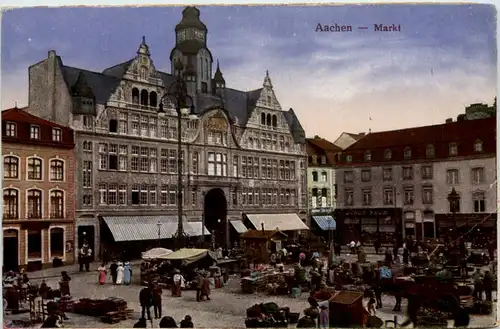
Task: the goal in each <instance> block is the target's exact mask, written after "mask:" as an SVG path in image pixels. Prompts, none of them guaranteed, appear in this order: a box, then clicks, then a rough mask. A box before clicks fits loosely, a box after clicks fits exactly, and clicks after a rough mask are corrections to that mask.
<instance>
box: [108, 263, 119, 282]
mask: <svg viewBox="0 0 500 329" xmlns="http://www.w3.org/2000/svg"><path fill="white" fill-rule="evenodd" d="M117 269H118V265H117V264H116V261H115V260H113V262H112V263H111V265H110V266H109V271H110V272H111V279H112V280H113V284H116V278H117V276H118V272H117Z"/></svg>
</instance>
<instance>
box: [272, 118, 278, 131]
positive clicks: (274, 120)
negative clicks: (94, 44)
mask: <svg viewBox="0 0 500 329" xmlns="http://www.w3.org/2000/svg"><path fill="white" fill-rule="evenodd" d="M277 126H278V117H277V116H276V115H273V127H274V128H276V127H277Z"/></svg>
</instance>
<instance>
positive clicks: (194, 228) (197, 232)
mask: <svg viewBox="0 0 500 329" xmlns="http://www.w3.org/2000/svg"><path fill="white" fill-rule="evenodd" d="M202 224H203V223H202V222H198V221H197V222H188V227H185V228H184V231H186V234H187V235H188V236H202V235H203V234H205V235H210V230H209V229H208V228H207V227H206V226H205V232H203V225H202Z"/></svg>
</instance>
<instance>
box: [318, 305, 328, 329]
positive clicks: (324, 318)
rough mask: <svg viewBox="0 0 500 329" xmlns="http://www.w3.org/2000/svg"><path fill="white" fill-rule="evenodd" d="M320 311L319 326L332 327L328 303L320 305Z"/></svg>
mask: <svg viewBox="0 0 500 329" xmlns="http://www.w3.org/2000/svg"><path fill="white" fill-rule="evenodd" d="M320 310H321V311H320V313H319V327H320V328H328V327H330V319H329V315H328V307H327V306H326V305H321V306H320Z"/></svg>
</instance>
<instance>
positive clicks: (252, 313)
mask: <svg viewBox="0 0 500 329" xmlns="http://www.w3.org/2000/svg"><path fill="white" fill-rule="evenodd" d="M297 318H298V314H297V313H290V309H289V308H288V307H278V305H277V304H276V303H263V304H255V305H253V306H252V307H250V308H248V309H247V318H246V319H245V326H246V327H247V328H286V327H288V323H296V321H297Z"/></svg>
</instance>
